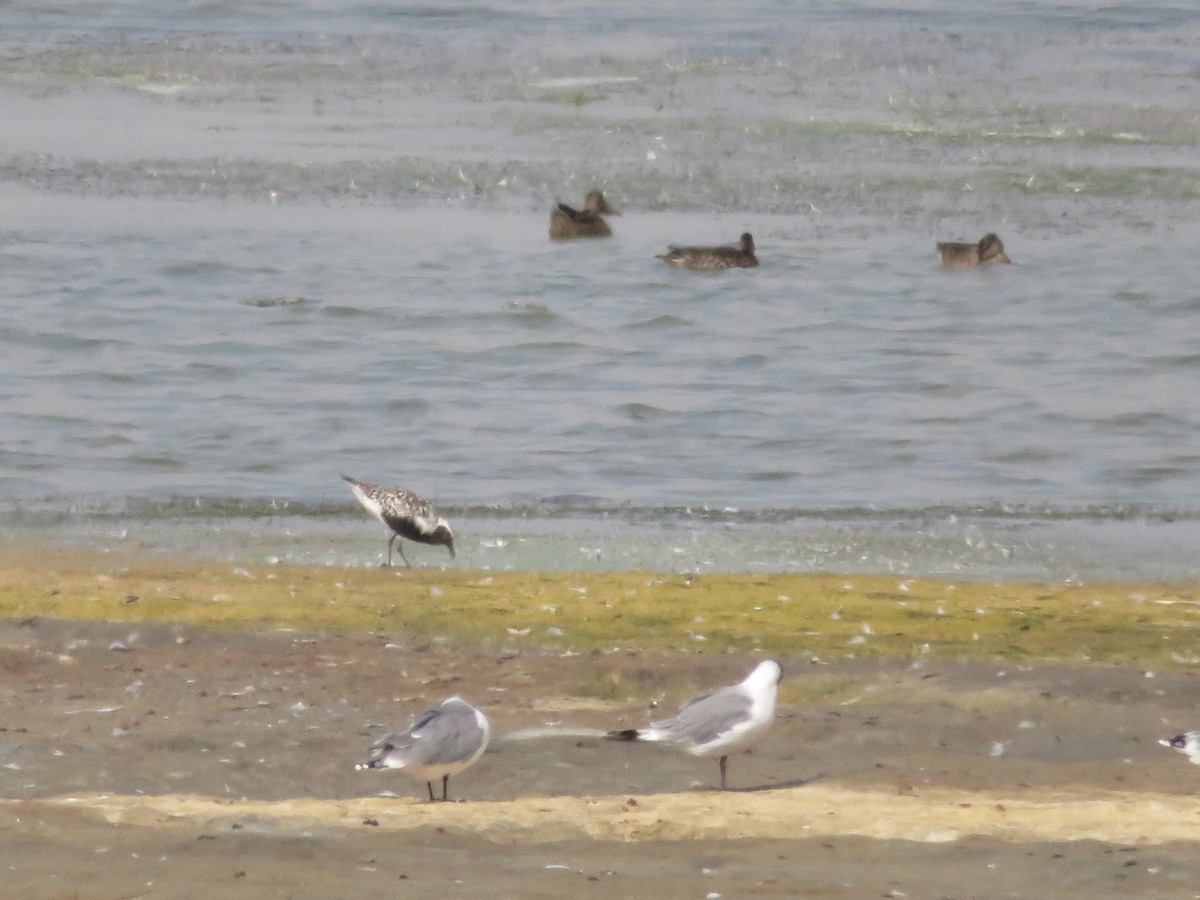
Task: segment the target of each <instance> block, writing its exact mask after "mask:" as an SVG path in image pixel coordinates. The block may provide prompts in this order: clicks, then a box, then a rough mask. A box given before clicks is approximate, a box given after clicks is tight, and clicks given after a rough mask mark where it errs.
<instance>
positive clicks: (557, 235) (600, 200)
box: [550, 191, 620, 241]
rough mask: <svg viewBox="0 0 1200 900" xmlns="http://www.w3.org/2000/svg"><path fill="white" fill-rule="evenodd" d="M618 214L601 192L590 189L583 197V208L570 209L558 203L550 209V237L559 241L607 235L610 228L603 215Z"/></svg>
mask: <svg viewBox="0 0 1200 900" xmlns="http://www.w3.org/2000/svg"><path fill="white" fill-rule="evenodd" d="M619 215H620V213H619V212H617V211H616V210H615V209H613V208H612V207H611V206H609V205H608V201H607V200H605V199H604V194H603V193H601V192H600V191H592V192H591V193H590V194H588V195H587V196H586V197H584V198H583V209H572V208H571V207H570V206H567V204H565V203H559V204H558V205H557V206H555V207H554V209H552V210H550V239H551V240H555V241H561V240H566V239H568V238H578V237H609V236H610V235H611V234H612V229H611V228H609V227H608V223H607V222H605V221H604V218H603V217H604V216H619Z"/></svg>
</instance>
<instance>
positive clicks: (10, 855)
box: [0, 544, 1200, 898]
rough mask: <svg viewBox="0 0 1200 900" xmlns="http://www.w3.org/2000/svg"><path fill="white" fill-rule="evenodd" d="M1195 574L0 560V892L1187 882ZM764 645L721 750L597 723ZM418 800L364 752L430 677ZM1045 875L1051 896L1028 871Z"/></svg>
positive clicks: (1132, 889)
mask: <svg viewBox="0 0 1200 900" xmlns="http://www.w3.org/2000/svg"><path fill="white" fill-rule="evenodd" d="M1197 596H1198V594H1197V585H1195V584H1186V583H1177V584H1118V583H1109V584H1095V585H1035V584H1007V583H1006V584H978V583H950V582H945V581H932V580H919V579H906V578H895V577H880V576H860V575H765V576H759V575H704V576H683V575H664V574H657V573H650V572H622V573H570V574H553V575H547V574H542V573H505V574H497V573H486V572H478V571H470V570H461V569H433V568H425V569H415V570H407V569H396V570H386V569H373V568H372V569H366V568H353V569H350V568H332V567H308V566H288V565H261V566H260V565H238V564H230V563H221V562H214V561H190V560H189V561H184V560H180V559H178V558H163V557H161V556H157V555H140V556H139V555H137V554H125V553H120V552H117V553H99V552H95V551H77V550H73V549H65V548H61V547H56V546H51V545H43V544H29V545H9V546H6V547H4V548H2V549H0V620H2V621H0V672H2V673H3V676H4V677H3V694H2V698H3V702H2V707H0V764H3V766H4V768H3V769H2V770H0V771H3V773H4V775H3V778H4V784H5V788H4V792H3V795H4V798H5V800H4V802H3V803H0V865H3V866H4V869H5V871H6V873H7V875H6V880H7V884H8V885H9V890H10V891H11V892H13V893H12V894H11V895H12V896H21V897H96V898H100V897H105V898H108V897H116V896H164V897H166V896H170V897H180V896H235V895H236V896H250V897H285V896H287V897H328V896H346V895H349V894H351V893H352V894H353V895H354V896H366V897H393V896H397V895H404V896H430V897H432V896H438V897H480V896H512V897H561V896H564V895H569V896H578V897H605V898H610V897H643V896H647V895H650V894H653V893H661V894H665V895H667V896H701V897H709V896H722V897H732V896H846V897H860V896H900V895H905V896H910V897H912V896H941V897H963V898H965V897H990V896H1046V895H1047V892H1048V891H1049V892H1050V893H1052V894H1053V895H1054V896H1056V897H1080V898H1082V897H1088V898H1091V897H1103V896H1123V897H1130V896H1132V897H1138V896H1146V897H1150V896H1154V897H1158V896H1181V897H1182V896H1191V895H1192V893H1194V885H1195V884H1197V883H1200V862H1198V861H1197V860H1198V856H1197V854H1196V852H1195V850H1196V847H1197V844H1198V843H1200V803H1197V801H1196V799H1195V797H1196V793H1197V788H1200V768H1197V767H1194V766H1190V765H1188V764H1187V761H1186V760H1185V759H1184V758H1183V757H1181V756H1179V755H1178V754H1175V753H1173V752H1171V751H1168V750H1165V749H1164V748H1162V747H1160V746H1158V744H1157V739H1158V738H1160V737H1164V736H1168V735H1170V734H1174V733H1176V732H1177V731H1179V730H1183V729H1185V728H1190V727H1194V726H1198V725H1200V703H1197V700H1198V699H1200V697H1198V692H1197V688H1198V684H1200V683H1198V682H1197V679H1196V668H1197V665H1198V664H1200V663H1198V662H1197V660H1198V658H1200V646H1198V645H1197V641H1196V624H1197ZM763 655H771V656H774V657H776V658H777V659H779V660H780V662H781V663H782V665H783V667H784V671H785V679H784V682H783V684H782V686H781V691H780V700H779V715H778V718H777V721H776V723H775V726H774V727H773V728H772V729H771V730H770V731H769V732H767V734H766V735H765V736H764V737H763V738H762V739H761V741H760V742H759V743H758V744H757V745H756V746H755V747H753V749H751V750H749V751H746V752H739V753H736V754H735V755H734V756H733V758H731V760H730V782H731V786H732V787H733V788H734V790H733V791H732V792H730V793H728V794H722V793H721V792H718V791H714V790H712V788H713V786H714V785H715V783H716V778H717V771H716V769H717V767H716V764H715V762H714V761H713V760H711V759H695V758H692V757H690V756H687V755H686V754H681V753H678V752H675V751H673V750H672V749H671V748H664V747H657V746H642V745H637V744H623V743H617V742H610V741H607V740H605V739H604V738H603V734H604V733H605V732H606V731H607V730H609V729H613V728H624V727H630V726H633V725H639V724H642V723H644V722H645V721H646V720H647V719H649V718H653V717H655V716H661V714H662V713H663V711H667V712H669V711H671V710H673V709H674V708H675V707H676V706H677V705H678V704H679V703H680V702H681V701H683V700H684V699H686V698H687V697H689V696H692V695H694V694H695V693H697V692H698V691H701V690H704V689H706V688H708V687H711V686H713V685H717V684H723V683H728V682H730V681H733V680H737V679H739V678H741V677H742V675H744V674H745V672H746V670H747V669H748V668H749V667H750V666H751V665H752V664H753V661H754V660H755V659H756V658H758V657H761V656H763ZM455 693H457V694H461V695H463V696H464V697H467V698H469V699H470V700H471V701H472V702H474V703H475V704H477V705H478V706H479V707H480V708H482V709H483V710H484V711H485V712H486V714H487V716H488V717H489V719H490V720H491V722H492V728H493V742H492V746H491V748H490V749H489V751H488V752H487V753H486V754H485V755H484V757H483V758H482V759H481V760H480V761H479V762H478V763H477V764H476V765H475V766H474V767H472V768H471V769H470V770H469V771H467V772H465V773H462V774H461V775H458V776H456V777H455V778H454V779H453V781H452V793H453V794H454V796H455V797H457V798H459V799H460V800H461V802H459V803H451V804H445V805H442V804H427V803H424V802H423V801H422V799H421V798H422V797H423V796H424V787H423V785H420V784H418V783H417V782H416V781H414V780H412V779H409V778H406V777H405V776H404V775H403V774H401V773H395V772H389V773H378V772H360V771H355V768H354V764H355V763H356V762H361V761H362V759H364V758H365V751H366V749H367V748H368V747H369V746H370V744H371V742H372V741H373V740H374V739H375V738H376V737H378V736H379V734H381V733H382V732H383V731H384V730H385V729H387V728H388V727H390V726H393V725H396V724H401V723H403V721H405V720H406V719H407V717H408V716H410V715H411V714H413V713H415V712H418V711H420V710H421V709H424V708H425V707H426V706H427V705H429V704H432V703H436V702H438V701H439V700H441V699H443V698H445V697H446V696H449V695H451V694H455ZM1048 885H1049V886H1051V887H1052V890H1050V889H1049V888H1048V887H1047V886H1048Z"/></svg>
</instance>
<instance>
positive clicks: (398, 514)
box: [342, 475, 454, 569]
mask: <svg viewBox="0 0 1200 900" xmlns="http://www.w3.org/2000/svg"><path fill="white" fill-rule="evenodd" d="M342 480H343V481H345V482H346V484H348V485H350V490H352V491H353V492H354V496H355V497H357V498H358V502H359V503H361V504H362V505H363V507H364V508H365V509H366V510H367V511H368V512H369V513H371V515H373V516H375V518H377V519H378V520H379V521H380V522H382V523H383V524H384V525H386V526H387V527H388V528H390V529H391V530H392V536H391V538H389V539H388V558H387V565H389V566H390V565H391V564H392V545H393V544H395V545H396V549H397V550H398V551H399V552H400V558H401V559H402V560H404V564H405V565H406V566H408V567H409V568H410V569H411V568H412V563H410V562H409V561H408V557H407V556H405V555H404V547H403V546H402V545H401V544H400V542H399V541H398V540H397V538H406V539H407V540H410V541H413V542H415V543H418V544H445V545H446V547H447V548H448V549H449V550H450V558H451V559H453V558H454V532H453V531H451V530H450V523H449V522H447V521H446V520H445V519H442V518H439V517H438V515H437V513H436V512H435V511H434V508H433V504H431V503H430V502H429V501H428V500H425V499H423V498H421V497H418V496H417V495H416V494H414V493H413V492H412V491H406V490H405V489H404V488H383V487H378V486H376V485H374V484H367V483H366V482H363V481H355V480H354V479H353V478H351V477H350V476H349V475H343V476H342Z"/></svg>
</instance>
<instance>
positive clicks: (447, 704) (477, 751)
mask: <svg viewBox="0 0 1200 900" xmlns="http://www.w3.org/2000/svg"><path fill="white" fill-rule="evenodd" d="M490 738H491V727H490V726H489V725H488V720H487V717H485V716H484V714H483V713H481V712H480V711H479V710H477V709H476V708H475V707H474V706H472V705H471V704H470V703H468V702H467V701H466V700H464V699H463V698H462V697H459V696H458V695H457V694H456V695H454V696H453V697H450V698H449V699H447V700H444V701H443V702H442V703H441V705H440V706H437V707H434V708H433V709H429V710H426V711H425V712H423V713H421V715H419V716H417V717H415V718H414V719H413V720H412V721H411V722H409V723H408V725H407V726H406V727H405V728H404V729H403V730H401V731H395V732H392V733H391V734H386V735H384V736H383V737H381V738H380V739H379V740H378V741H376V742H375V745H374V746H373V747H372V748H371V756H370V759H368V760H367V761H366V762H365V763H359V764H358V765H357V766H355V768H356V769H404V770H405V771H406V772H409V773H410V774H412V775H414V776H416V777H417V778H419V779H421V780H422V781H424V782H425V786H426V787H427V788H428V789H429V799H430V801H431V802H432V801H434V800H436V798H435V797H434V795H433V783H434V781H436V780H437V779H439V778H440V779H441V780H442V799H443V800H446V799H447V795H448V793H449V790H450V776H451V775H457V774H458V773H459V772H461V771H463V770H464V769H466V768H468V767H469V766H471V765H472V764H473V763H474V762H475V761H476V760H477V759H479V757H480V756H482V755H483V751H484V750H486V749H487V745H488V740H489V739H490Z"/></svg>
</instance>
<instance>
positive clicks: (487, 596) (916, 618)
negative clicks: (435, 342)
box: [0, 545, 1200, 667]
mask: <svg viewBox="0 0 1200 900" xmlns="http://www.w3.org/2000/svg"><path fill="white" fill-rule="evenodd" d="M0 615H3V616H5V617H17V618H20V617H28V616H50V617H56V618H65V619H88V620H104V621H126V622H136V621H147V620H157V621H168V622H170V621H174V622H183V623H188V624H193V625H200V626H205V627H212V628H227V629H243V630H263V629H295V630H301V631H313V632H322V631H324V632H332V633H345V634H350V633H375V634H380V635H383V636H387V637H389V638H391V639H394V640H397V641H402V642H404V643H406V644H408V643H413V642H428V641H438V642H440V643H444V644H446V645H448V646H450V647H453V646H473V647H484V648H488V647H494V648H496V649H497V650H500V651H503V650H504V649H505V648H511V649H520V650H522V651H544V652H554V653H566V652H574V653H590V652H608V651H612V650H627V649H628V650H644V651H659V652H664V651H666V652H680V651H684V652H696V653H724V652H737V653H755V654H760V653H762V654H780V655H787V656H795V655H798V654H799V655H804V654H810V655H812V656H816V657H820V658H823V659H837V658H846V657H858V658H917V657H921V656H929V657H939V658H946V657H952V658H969V659H979V660H984V659H1009V660H1022V659H1028V660H1038V661H1061V662H1071V663H1080V662H1102V663H1136V664H1138V665H1144V666H1158V667H1162V666H1192V665H1197V664H1200V582H1188V583H1161V584H1160V583H1147V584H1130V583H1097V584H1082V585H1080V584H1016V583H1002V584H980V583H973V582H950V581H938V580H929V579H911V578H904V577H895V576H878V575H820V574H818V575H813V574H799V575H747V574H712V575H669V574H662V573H653V572H636V571H635V572H616V573H604V572H601V573H566V574H564V573H550V574H545V573H537V572H510V573H489V572H481V571H470V570H461V569H445V570H442V569H415V570H410V569H346V568H331V567H320V566H289V565H235V564H230V563H221V562H214V561H200V562H196V561H188V560H179V559H161V558H157V557H150V556H137V555H125V554H114V553H100V552H94V551H82V552H80V551H72V550H66V549H62V548H58V547H47V546H44V545H36V546H13V545H10V546H5V547H0Z"/></svg>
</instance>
